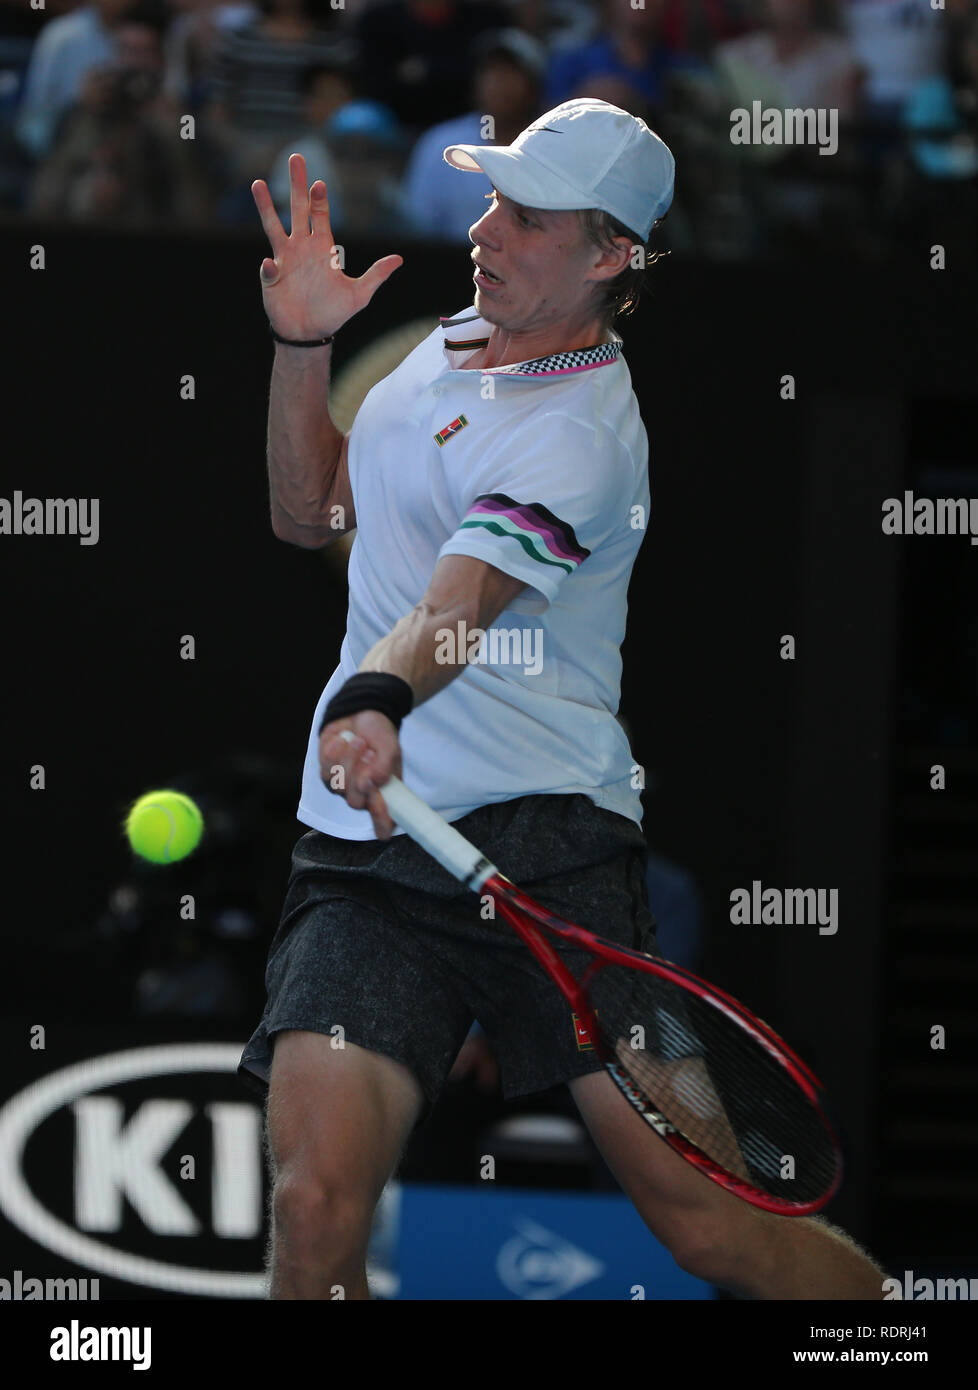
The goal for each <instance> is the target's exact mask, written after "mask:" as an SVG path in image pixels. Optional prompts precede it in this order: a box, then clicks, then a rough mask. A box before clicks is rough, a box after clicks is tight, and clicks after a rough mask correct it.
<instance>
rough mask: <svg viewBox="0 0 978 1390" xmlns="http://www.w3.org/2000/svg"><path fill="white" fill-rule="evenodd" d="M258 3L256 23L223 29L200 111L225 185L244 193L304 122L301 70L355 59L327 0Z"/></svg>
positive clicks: (353, 51) (268, 0) (349, 43)
mask: <svg viewBox="0 0 978 1390" xmlns="http://www.w3.org/2000/svg"><path fill="white" fill-rule="evenodd" d="M259 9H260V11H261V14H260V17H259V18H258V19H257V20H256V21H255V22H254V23H251V24H245V25H242V26H241V27H239V28H233V29H229V30H226V31H225V32H224V33H223V35H222V37H221V40H220V42H219V43H218V45H217V46H216V48H215V50H214V70H213V74H212V87H211V92H212V96H211V100H210V101H209V102H208V104H207V106H206V107H205V109H204V113H203V117H204V122H205V124H206V127H207V131H208V135H209V136H210V138H211V139H212V140H214V141H216V142H217V143H218V145H219V146H220V147H221V149H222V150H223V151H224V155H225V159H226V161H227V173H228V180H229V184H230V186H231V187H232V189H233V188H234V187H235V185H237V186H239V187H244V189H245V192H247V189H248V187H250V184H251V182H252V180H253V179H255V178H256V177H264V175H265V172H266V171H267V170H268V169H269V168H270V167H271V163H272V161H273V159H274V158H275V155H276V154H277V152H278V150H279V148H280V147H281V145H282V142H283V141H285V140H287V139H288V138H289V136H290V134H291V133H292V131H294V130H295V129H296V128H297V127H301V126H302V125H303V123H304V113H303V104H304V96H303V93H302V90H301V86H300V84H301V80H302V76H303V74H304V73H305V72H306V71H308V69H309V68H310V67H311V66H312V65H314V64H320V65H323V64H326V65H335V64H337V63H338V64H341V65H342V64H344V63H351V62H352V61H353V60H354V58H355V46H354V45H353V44H352V42H351V40H350V39H349V37H348V35H346V34H345V32H344V30H343V27H342V25H341V24H340V23H339V22H338V21H336V20H335V16H336V15H337V14H339V13H340V12H339V11H337V10H332V9H331V8H330V5H329V0H259Z"/></svg>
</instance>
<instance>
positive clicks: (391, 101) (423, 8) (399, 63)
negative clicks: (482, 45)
mask: <svg viewBox="0 0 978 1390" xmlns="http://www.w3.org/2000/svg"><path fill="white" fill-rule="evenodd" d="M509 23H510V16H509V13H508V11H507V9H506V8H505V6H504V5H502V4H500V3H497V0H381V3H380V4H376V5H371V6H369V7H368V8H367V9H365V10H364V11H363V12H362V14H360V16H359V17H358V19H357V22H356V26H355V33H356V35H357V38H358V39H359V41H360V45H361V48H362V51H363V53H364V55H365V56H366V57H367V59H368V61H366V62H365V63H364V69H363V93H364V96H368V97H373V98H374V99H375V100H376V101H381V102H384V103H385V104H386V105H388V106H390V107H391V108H392V109H393V111H394V113H395V114H396V116H397V117H398V119H399V120H400V121H401V122H402V123H403V124H404V125H405V126H409V127H411V128H412V129H415V130H424V129H425V128H427V127H428V126H432V125H435V124H436V122H438V121H443V120H446V119H447V118H448V117H449V116H459V115H461V114H463V112H465V111H466V110H467V109H468V105H469V100H470V98H471V91H472V71H473V62H472V57H471V52H472V44H473V41H474V40H475V39H476V38H477V37H478V36H479V34H482V33H485V32H486V30H489V29H503V28H505V27H506V25H507V24H509Z"/></svg>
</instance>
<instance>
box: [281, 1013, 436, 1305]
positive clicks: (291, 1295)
mask: <svg viewBox="0 0 978 1390" xmlns="http://www.w3.org/2000/svg"><path fill="white" fill-rule="evenodd" d="M422 1104H423V1096H422V1092H421V1088H420V1086H419V1084H418V1082H417V1080H416V1079H415V1077H414V1076H413V1075H412V1074H411V1072H409V1071H408V1070H407V1068H406V1067H403V1066H401V1064H400V1063H399V1062H395V1061H392V1060H391V1058H389V1057H384V1056H381V1055H380V1054H379V1053H376V1052H369V1051H367V1050H366V1049H364V1048H361V1047H356V1046H354V1045H353V1044H352V1043H346V1044H345V1045H344V1046H343V1047H342V1048H334V1047H333V1046H332V1039H331V1038H329V1037H326V1036H325V1035H323V1034H321V1033H306V1032H299V1031H288V1032H283V1033H279V1034H277V1035H276V1038H275V1050H274V1054H273V1059H272V1068H271V1077H270V1085H269V1095H268V1147H269V1152H270V1156H271V1160H272V1171H273V1179H274V1183H273V1189H272V1230H271V1244H270V1250H271V1268H270V1274H271V1284H270V1290H269V1296H270V1297H271V1298H273V1299H299V1298H301V1299H336V1298H340V1297H342V1298H359V1299H366V1298H369V1297H370V1295H369V1293H368V1290H367V1275H366V1255H367V1245H368V1242H369V1239H370V1228H371V1223H372V1221H373V1215H374V1210H375V1208H376V1206H377V1203H378V1202H379V1200H380V1196H381V1193H382V1192H383V1190H384V1187H385V1185H386V1183H387V1182H388V1180H389V1179H390V1177H391V1176H392V1174H393V1172H394V1170H395V1168H396V1166H397V1163H398V1160H399V1158H400V1155H401V1153H402V1151H403V1149H404V1145H405V1143H406V1142H407V1139H408V1137H409V1135H410V1133H411V1130H412V1128H413V1126H414V1123H415V1121H416V1120H417V1117H418V1115H419V1114H420V1111H421V1106H422Z"/></svg>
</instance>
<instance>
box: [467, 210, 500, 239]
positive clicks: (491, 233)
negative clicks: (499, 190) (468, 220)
mask: <svg viewBox="0 0 978 1390" xmlns="http://www.w3.org/2000/svg"><path fill="white" fill-rule="evenodd" d="M498 211H499V207H498V204H496V203H492V204H490V205H489V206H488V207H487V208H486V210H485V212H484V213H483V214H482V216H481V217H480V218H479V220H478V222H473V223H472V226H471V227H470V228H469V240H470V241H471V242H472V244H473V246H483V245H485V246H490V247H493V248H494V249H496V250H498V246H499V237H498V219H497V218H496V217H495V214H496V213H497V212H498Z"/></svg>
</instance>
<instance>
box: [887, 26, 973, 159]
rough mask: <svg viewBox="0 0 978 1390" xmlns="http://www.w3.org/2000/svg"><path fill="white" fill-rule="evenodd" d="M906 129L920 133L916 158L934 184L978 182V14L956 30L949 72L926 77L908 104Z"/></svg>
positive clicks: (915, 142) (913, 156)
mask: <svg viewBox="0 0 978 1390" xmlns="http://www.w3.org/2000/svg"><path fill="white" fill-rule="evenodd" d="M902 119H903V124H904V126H905V127H906V128H907V129H908V130H910V131H915V132H919V138H917V139H914V140H913V141H911V144H910V157H911V160H912V162H913V164H914V166H915V168H916V170H917V171H918V172H919V173H920V174H922V175H924V176H925V177H926V178H928V179H940V180H949V179H950V180H955V181H957V180H971V181H972V182H973V181H974V180H975V179H976V178H978V11H975V12H973V13H972V14H971V15H970V17H967V18H965V19H964V22H963V23H961V24H960V25H956V26H955V31H954V43H953V45H950V46H949V48H948V52H947V59H946V63H945V70H944V72H942V73H941V74H940V75H939V76H937V77H928V78H925V79H924V81H923V82H920V83H918V84H917V86H916V87H915V88H914V89H913V91H912V92H911V93H910V96H909V97H908V98H907V101H906V103H905V105H904V109H903V113H902Z"/></svg>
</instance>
